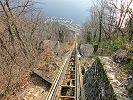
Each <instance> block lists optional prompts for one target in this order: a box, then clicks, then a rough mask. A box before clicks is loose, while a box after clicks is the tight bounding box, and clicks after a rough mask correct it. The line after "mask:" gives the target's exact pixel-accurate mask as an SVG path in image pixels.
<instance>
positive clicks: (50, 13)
mask: <svg viewBox="0 0 133 100" xmlns="http://www.w3.org/2000/svg"><path fill="white" fill-rule="evenodd" d="M35 1H37V2H39V3H38V4H37V5H38V7H39V8H41V9H42V11H43V13H44V15H45V16H47V17H62V18H65V19H72V20H73V22H74V23H76V24H80V25H81V24H83V23H84V22H85V20H86V19H87V17H88V16H89V10H88V9H89V7H90V6H91V4H92V3H91V0H35Z"/></svg>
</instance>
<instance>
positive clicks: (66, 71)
mask: <svg viewBox="0 0 133 100" xmlns="http://www.w3.org/2000/svg"><path fill="white" fill-rule="evenodd" d="M78 71H79V68H78V63H77V56H76V46H75V47H74V48H73V49H72V50H71V52H70V54H69V55H68V57H67V59H66V60H65V62H64V64H63V65H62V67H61V69H60V71H59V73H58V75H57V77H56V79H55V81H54V83H53V84H52V86H51V89H50V91H49V93H48V96H47V97H46V99H45V100H79V97H80V81H79V80H80V78H79V75H78Z"/></svg>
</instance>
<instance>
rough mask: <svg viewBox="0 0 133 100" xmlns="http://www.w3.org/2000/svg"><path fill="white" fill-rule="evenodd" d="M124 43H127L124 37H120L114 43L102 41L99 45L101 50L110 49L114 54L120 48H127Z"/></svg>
mask: <svg viewBox="0 0 133 100" xmlns="http://www.w3.org/2000/svg"><path fill="white" fill-rule="evenodd" d="M124 43H125V41H124V39H123V38H122V37H118V38H117V39H115V40H114V41H111V40H108V41H106V40H104V41H101V42H100V44H99V47H100V48H108V49H110V50H111V51H112V52H116V51H117V50H118V49H119V48H122V49H125V48H126V47H125V45H124Z"/></svg>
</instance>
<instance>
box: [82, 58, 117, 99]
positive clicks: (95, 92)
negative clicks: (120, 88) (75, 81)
mask: <svg viewBox="0 0 133 100" xmlns="http://www.w3.org/2000/svg"><path fill="white" fill-rule="evenodd" d="M84 88H85V93H86V100H117V97H116V95H115V93H114V91H113V88H112V86H111V85H110V82H109V79H108V77H107V75H106V73H105V71H104V68H103V66H102V64H101V62H100V60H99V58H96V60H95V62H94V63H93V65H92V66H91V67H90V68H88V71H86V72H85V74H84Z"/></svg>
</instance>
